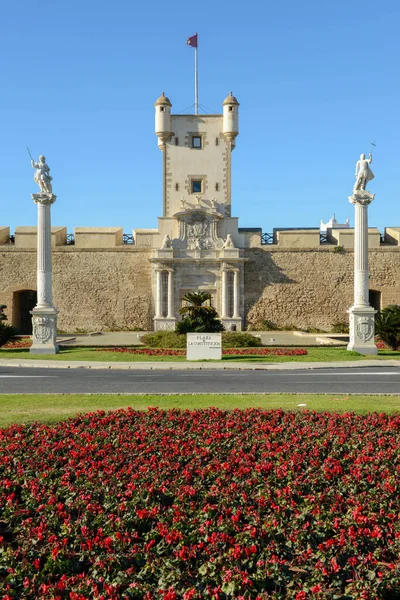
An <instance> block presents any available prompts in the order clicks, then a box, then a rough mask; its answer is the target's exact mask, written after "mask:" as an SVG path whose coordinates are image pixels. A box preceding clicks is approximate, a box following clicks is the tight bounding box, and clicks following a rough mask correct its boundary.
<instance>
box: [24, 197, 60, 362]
mask: <svg viewBox="0 0 400 600" xmlns="http://www.w3.org/2000/svg"><path fill="white" fill-rule="evenodd" d="M32 199H33V201H34V202H35V204H37V207H38V227H37V305H36V306H35V308H34V309H33V310H32V311H31V315H32V346H31V348H30V350H29V352H30V354H58V352H59V347H58V345H57V342H56V338H57V314H58V311H57V309H56V308H55V306H53V292H52V264H51V217H50V207H51V205H52V204H53V203H54V202H55V201H56V196H55V195H54V194H47V193H45V192H42V193H40V194H32Z"/></svg>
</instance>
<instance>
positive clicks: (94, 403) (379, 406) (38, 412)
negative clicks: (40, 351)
mask: <svg viewBox="0 0 400 600" xmlns="http://www.w3.org/2000/svg"><path fill="white" fill-rule="evenodd" d="M299 405H306V406H299ZM128 406H130V407H131V408H133V409H135V410H146V409H147V408H148V407H149V406H153V407H155V406H156V407H158V408H160V409H163V410H168V409H173V408H179V409H182V410H184V409H189V410H193V409H202V408H207V407H210V406H216V407H218V408H221V409H223V410H233V409H235V408H258V407H260V408H263V409H277V408H282V409H284V410H315V411H335V412H356V413H360V414H366V413H368V412H375V411H376V412H386V413H392V412H397V411H400V396H386V395H382V396H368V395H348V394H193V395H192V394H176V395H139V394H138V395H119V394H4V395H0V427H7V426H8V425H11V424H13V423H29V422H32V421H41V422H43V423H55V422H57V421H61V420H63V419H67V418H68V417H73V416H75V415H76V414H78V413H87V412H93V411H96V410H105V411H108V410H115V409H118V408H127V407H128Z"/></svg>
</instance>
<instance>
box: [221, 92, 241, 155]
mask: <svg viewBox="0 0 400 600" xmlns="http://www.w3.org/2000/svg"><path fill="white" fill-rule="evenodd" d="M222 106H223V111H224V117H223V126H222V127H223V129H222V131H223V134H224V137H225V139H226V140H227V141H228V142H230V143H231V144H232V148H234V147H235V144H236V136H237V135H238V134H239V102H238V101H237V100H236V98H235V96H233V94H232V92H230V94H229V96H228V97H227V98H225V100H224V101H223V103H222Z"/></svg>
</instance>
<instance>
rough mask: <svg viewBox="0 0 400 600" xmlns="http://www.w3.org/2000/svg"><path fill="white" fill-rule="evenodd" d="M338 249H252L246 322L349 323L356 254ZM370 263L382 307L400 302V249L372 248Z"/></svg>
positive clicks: (371, 282)
mask: <svg viewBox="0 0 400 600" xmlns="http://www.w3.org/2000/svg"><path fill="white" fill-rule="evenodd" d="M337 248H338V247H329V246H326V247H320V248H313V249H308V250H307V249H302V248H290V249H289V248H287V249H282V248H279V247H277V246H263V247H262V248H257V249H256V248H254V249H247V250H246V251H245V257H246V258H247V259H248V262H247V263H246V268H245V281H244V287H245V314H246V316H247V324H249V323H256V322H260V321H262V320H268V321H272V322H273V323H275V324H277V325H278V326H281V327H282V326H289V325H294V326H295V327H302V328H307V327H318V328H320V329H324V330H330V328H331V326H332V325H333V324H334V323H340V322H345V321H347V312H346V311H347V309H348V308H349V307H350V306H351V305H352V303H353V285H354V276H353V269H354V252H353V250H352V249H351V250H348V249H347V250H346V249H343V250H341V251H337ZM369 261H370V280H369V288H370V290H374V291H375V292H378V293H380V294H381V306H382V307H384V306H387V305H388V304H394V303H395V304H400V285H399V281H400V247H396V246H393V247H390V246H386V247H384V246H382V247H381V248H373V249H371V250H370V251H369Z"/></svg>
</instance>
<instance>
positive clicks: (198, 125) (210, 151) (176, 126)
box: [154, 92, 239, 217]
mask: <svg viewBox="0 0 400 600" xmlns="http://www.w3.org/2000/svg"><path fill="white" fill-rule="evenodd" d="M154 106H155V112H156V115H155V132H156V135H157V137H158V146H159V148H160V150H161V151H162V152H163V217H171V216H173V215H174V214H176V213H177V212H178V211H179V210H180V208H181V206H182V204H184V203H188V204H198V203H199V197H200V199H201V200H200V201H201V202H202V203H204V204H206V205H208V206H210V207H211V206H212V205H214V207H216V208H217V210H218V211H219V212H220V213H221V214H222V215H224V216H230V215H231V153H232V150H233V149H234V147H235V143H236V136H237V135H238V133H239V128H238V116H239V115H238V109H239V102H238V101H237V100H236V98H235V97H234V96H233V95H232V92H231V93H230V94H229V96H228V97H227V98H226V99H225V100H224V102H223V115H214V114H213V115H171V107H172V105H171V102H170V101H169V99H168V98H167V97H166V96H165V95H164V93H163V94H162V95H161V96H160V98H158V100H157V101H156V102H155V105H154Z"/></svg>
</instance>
